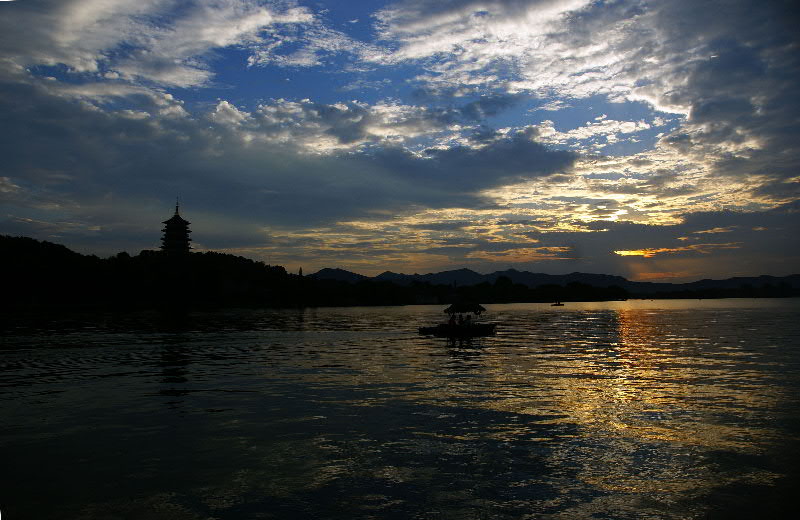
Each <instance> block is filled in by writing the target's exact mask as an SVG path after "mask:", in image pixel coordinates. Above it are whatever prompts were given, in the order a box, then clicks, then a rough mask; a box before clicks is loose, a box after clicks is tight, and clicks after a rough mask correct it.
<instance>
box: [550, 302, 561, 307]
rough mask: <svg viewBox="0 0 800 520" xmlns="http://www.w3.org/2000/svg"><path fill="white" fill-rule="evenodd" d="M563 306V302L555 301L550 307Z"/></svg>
mask: <svg viewBox="0 0 800 520" xmlns="http://www.w3.org/2000/svg"><path fill="white" fill-rule="evenodd" d="M563 306H564V304H563V303H561V302H555V303H551V304H550V307H563Z"/></svg>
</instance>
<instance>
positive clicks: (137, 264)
mask: <svg viewBox="0 0 800 520" xmlns="http://www.w3.org/2000/svg"><path fill="white" fill-rule="evenodd" d="M0 259H2V264H3V272H4V273H6V282H5V288H4V293H5V298H3V299H2V304H0V305H2V307H3V308H5V309H40V308H65V307H69V308H76V309H80V308H109V309H128V308H158V307H164V308H176V307H177V308H203V307H230V306H271V307H290V306H341V305H405V304H445V303H450V302H452V301H456V300H469V301H478V302H482V303H506V302H552V301H557V300H560V301H604V300H621V299H626V298H630V297H636V296H637V295H635V294H629V292H628V291H627V290H625V289H624V288H622V287H619V286H611V287H593V286H591V285H587V284H584V283H578V282H572V283H569V284H566V285H563V286H561V285H541V286H539V287H535V288H530V287H527V286H525V285H523V284H519V283H513V282H512V280H510V279H509V278H508V277H505V276H501V277H499V278H497V280H495V282H494V283H488V282H484V283H480V284H477V285H469V286H460V287H458V286H452V285H440V284H431V283H427V282H413V283H411V284H408V285H400V284H395V283H392V282H387V281H379V280H369V279H367V280H362V281H359V282H356V283H351V282H346V281H341V280H328V279H315V278H313V277H309V276H302V275H301V274H291V273H288V272H287V271H286V269H284V268H283V267H281V266H275V265H267V264H265V263H263V262H258V261H254V260H250V259H247V258H243V257H240V256H234V255H230V254H223V253H214V252H196V253H186V254H177V255H176V254H169V253H165V252H162V251H142V252H141V253H139V254H138V255H129V254H128V253H124V252H123V253H119V254H117V255H114V256H112V257H109V258H99V257H97V256H94V255H82V254H80V253H76V252H74V251H72V250H70V249H68V248H67V247H65V246H63V245H59V244H54V243H51V242H46V241H39V240H35V239H32V238H27V237H11V236H0ZM796 293H797V290H796V289H792V288H787V287H782V286H781V287H758V288H756V287H740V288H738V289H709V290H703V291H682V292H679V293H663V294H648V295H646V296H645V297H647V298H665V297H679V298H714V297H717V298H718V297H733V296H750V297H752V296H796V295H797V294H796Z"/></svg>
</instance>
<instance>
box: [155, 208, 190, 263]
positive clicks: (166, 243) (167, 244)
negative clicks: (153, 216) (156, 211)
mask: <svg viewBox="0 0 800 520" xmlns="http://www.w3.org/2000/svg"><path fill="white" fill-rule="evenodd" d="M179 210H180V200H179V199H178V198H177V197H176V198H175V214H174V215H173V216H172V218H170V219H169V220H165V221H164V222H163V224H164V229H162V230H161V231H163V233H164V235H163V236H162V238H161V250H162V251H164V252H165V253H188V252H189V251H190V250H191V246H190V245H189V242H191V241H192V239H191V238H189V233H191V231H190V230H189V224H191V222H189V221H188V220H185V219H184V218H182V217H181V216H180V213H179Z"/></svg>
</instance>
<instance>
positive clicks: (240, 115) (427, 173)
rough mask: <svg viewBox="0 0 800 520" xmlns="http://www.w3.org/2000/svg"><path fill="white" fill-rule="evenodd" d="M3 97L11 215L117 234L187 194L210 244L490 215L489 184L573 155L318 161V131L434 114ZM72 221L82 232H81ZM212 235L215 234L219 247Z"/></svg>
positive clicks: (348, 156) (35, 86)
mask: <svg viewBox="0 0 800 520" xmlns="http://www.w3.org/2000/svg"><path fill="white" fill-rule="evenodd" d="M0 94H2V95H0V113H2V114H3V115H4V120H3V124H4V128H14V130H15V131H14V133H13V134H8V135H6V138H5V139H4V140H3V141H2V143H0V154H2V155H3V157H5V158H6V161H5V165H4V166H5V169H4V177H3V184H2V186H4V190H3V191H4V193H8V194H9V195H8V196H9V197H11V198H13V203H12V206H13V207H12V208H11V209H10V210H9V214H10V215H11V217H10V218H12V219H14V218H35V217H34V216H33V215H37V214H41V213H42V212H47V211H56V212H57V213H58V214H59V215H60V217H58V218H55V219H52V218H50V219H43V218H40V219H38V220H43V221H44V220H47V221H48V222H51V223H54V225H57V223H58V222H64V221H70V222H81V223H83V224H81V225H83V226H84V228H85V229H90V228H92V227H97V226H100V229H101V230H102V232H111V230H112V229H115V230H116V232H117V233H121V230H123V229H125V226H121V224H122V223H123V222H124V221H125V220H126V218H132V219H133V220H134V221H136V222H145V221H148V220H149V221H151V224H152V223H153V222H155V223H156V224H155V225H156V226H157V225H158V224H157V222H160V221H159V220H158V219H159V218H160V216H157V215H153V214H152V213H151V212H152V211H154V210H155V209H156V208H157V207H159V203H160V201H168V200H171V199H172V197H174V196H175V195H180V196H181V197H182V199H184V200H186V201H187V211H188V212H189V214H190V215H191V214H192V213H194V216H192V218H191V219H190V220H192V222H195V223H196V224H197V225H198V226H199V227H202V228H205V229H206V233H207V234H206V237H207V238H206V241H205V245H207V246H209V247H213V246H214V245H215V244H218V243H224V244H226V245H228V246H231V247H232V246H233V245H236V244H237V242H236V239H237V238H236V237H239V238H240V239H241V240H242V242H240V243H238V245H243V244H244V243H253V240H254V239H255V237H257V236H259V233H260V234H261V236H262V237H263V236H264V235H265V232H260V231H258V229H259V228H261V227H263V226H265V225H270V226H276V227H283V228H302V227H304V226H313V225H318V224H321V223H330V222H336V221H340V220H346V219H353V218H361V219H369V218H374V217H376V216H379V215H384V214H387V213H390V214H391V213H394V214H398V213H403V212H407V211H410V210H412V209H413V208H443V207H469V208H481V207H487V206H491V205H492V201H491V200H490V199H489V198H488V197H486V196H485V195H483V193H482V192H483V190H485V189H487V188H490V187H495V186H499V185H502V184H504V183H506V182H511V181H517V180H520V179H528V178H545V177H547V176H548V175H551V174H554V173H557V172H561V171H564V170H567V169H569V168H570V167H571V165H572V163H573V161H574V160H575V157H576V156H575V154H573V153H570V152H559V151H552V150H549V149H547V148H545V147H544V146H543V145H541V144H539V143H537V142H535V141H534V140H532V138H534V137H535V136H534V135H532V134H530V133H519V134H513V135H510V136H496V137H495V138H493V139H492V140H488V141H484V142H481V143H479V144H476V145H474V146H465V145H459V146H454V147H449V148H437V149H430V150H427V151H426V152H419V153H415V152H412V151H409V150H407V149H405V148H401V147H399V146H382V147H369V146H367V147H365V148H363V149H361V148H353V147H345V148H342V149H341V150H339V151H337V150H330V149H328V150H325V153H308V152H309V148H308V146H307V145H308V143H312V142H318V140H319V138H320V137H321V136H322V137H328V138H330V139H331V140H333V141H334V142H336V143H340V144H342V145H346V144H349V143H353V142H356V141H359V140H363V139H367V138H370V139H373V138H375V136H378V139H380V138H381V136H380V135H379V134H380V129H381V128H388V127H390V126H392V125H393V124H394V123H396V124H397V125H399V126H401V127H402V126H403V125H404V124H408V125H412V123H409V122H408V121H409V120H414V121H417V122H416V123H414V124H422V123H419V121H425V120H426V119H425V117H423V116H424V111H423V115H420V114H419V113H417V112H418V111H415V110H412V109H410V108H408V109H406V108H404V107H392V106H390V105H380V106H375V107H370V106H368V105H365V104H359V103H342V104H335V105H323V104H315V103H311V102H287V101H279V102H275V103H274V104H273V105H269V106H266V105H265V106H261V107H260V108H259V109H258V110H256V111H254V112H252V113H250V112H246V111H244V110H242V109H239V108H237V107H235V106H234V105H233V104H232V103H230V102H228V101H220V102H218V103H217V105H216V106H215V107H213V109H212V110H210V111H209V112H208V113H207V115H206V116H205V117H199V118H195V117H191V116H182V117H175V116H174V115H173V114H171V113H164V111H163V109H164V107H165V106H166V107H169V106H171V105H169V104H168V101H169V99H167V100H165V101H163V102H162V101H158V100H156V101H158V102H156V101H153V99H151V98H148V97H143V99H142V103H141V104H140V107H139V108H140V109H139V110H138V111H132V110H130V109H117V110H114V109H111V108H108V107H106V108H103V107H98V106H96V105H93V104H91V103H87V102H84V101H80V100H75V99H74V98H71V97H63V96H62V95H60V94H59V93H58V92H54V91H52V90H51V89H49V88H47V87H45V86H42V85H41V84H39V83H37V82H33V83H18V82H12V83H0ZM148 103H150V105H148ZM159 103H161V104H159ZM164 103H167V104H164ZM409 113H414V114H416V115H413V117H412V116H409ZM432 119H433V120H435V119H436V117H433V118H432ZM393 121H394V123H393ZM426 124H427V123H426ZM287 129H288V130H287ZM295 139H297V140H298V141H300V142H301V143H303V145H301V146H298V145H297V144H296V143H293V141H294V140H295ZM136 201H139V202H138V203H139V204H140V205H141V208H140V209H138V210H137V209H132V210H130V212H122V211H121V212H120V214H118V215H117V216H115V217H113V218H112V217H111V215H110V213H109V212H110V207H109V208H107V209H106V210H104V211H100V208H103V207H105V206H106V205H113V207H117V208H122V207H124V206H126V205H130V206H135V205H136V204H137V202H136ZM165 207H166V206H165ZM198 214H199V215H200V217H199V218H198V216H197V215H198ZM100 215H103V217H101V216H100ZM9 222H10V221H9ZM15 222H17V221H15ZM225 222H228V223H230V228H227V229H224V228H226V226H225V225H223V224H224V223H225ZM20 226H24V223H20V222H17V224H14V227H15V229H19V228H20ZM142 226H143V227H142ZM62 227H63V228H64V232H65V233H73V234H77V232H76V231H75V229H76V228H75V227H74V226H73V227H72V228H69V227H64V226H62ZM145 228H147V229H151V228H152V225H145V224H141V225H140V227H139V228H137V229H129V230H127V231H125V232H128V233H131V236H142V235H144V234H145V231H144V229H145ZM31 229H33V228H31ZM37 229H42V228H41V227H40V228H37ZM212 229H217V230H218V231H215V233H216V235H215V236H216V238H213V239H212V237H211V236H209V234H208V233H209V231H210V230H212ZM151 231H152V229H151ZM102 232H101V234H102ZM226 232H227V233H228V236H227V238H225V234H226ZM156 233H157V230H156ZM118 236H119V235H118Z"/></svg>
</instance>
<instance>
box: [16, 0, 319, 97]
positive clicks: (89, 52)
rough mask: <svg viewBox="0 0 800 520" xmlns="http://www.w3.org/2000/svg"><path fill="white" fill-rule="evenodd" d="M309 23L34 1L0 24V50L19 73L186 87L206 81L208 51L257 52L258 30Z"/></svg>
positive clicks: (210, 6)
mask: <svg viewBox="0 0 800 520" xmlns="http://www.w3.org/2000/svg"><path fill="white" fill-rule="evenodd" d="M311 20H312V15H311V14H310V12H308V11H307V10H305V9H302V8H298V7H292V6H291V4H289V3H287V2H282V1H275V2H269V3H267V4H263V3H260V2H254V1H250V0H215V1H213V2H183V3H177V2H169V1H168V2H162V1H157V0H143V1H137V2H128V1H125V0H67V1H55V0H41V1H39V2H20V3H19V4H17V5H15V6H13V16H8V17H4V18H3V19H0V34H2V35H3V36H2V37H1V38H0V49H1V50H2V52H3V54H4V55H5V56H6V57H7V58H8V59H10V60H12V61H13V62H14V63H15V64H17V65H19V66H36V65H46V66H56V65H65V66H66V67H67V68H68V69H69V70H70V71H73V72H75V73H87V74H94V75H98V74H102V75H103V76H105V77H117V78H122V79H126V80H129V81H132V82H139V81H146V82H150V83H155V84H158V85H166V86H176V87H190V86H198V85H203V84H205V83H207V82H208V81H209V80H210V79H211V78H212V77H213V75H214V73H213V72H212V70H211V68H210V65H209V61H210V60H213V58H214V56H213V51H214V50H215V49H221V48H226V47H243V48H253V49H256V50H257V49H258V48H259V47H260V46H261V45H262V38H261V32H262V31H264V30H267V29H277V28H280V27H281V26H284V25H287V24H289V25H292V24H299V23H305V22H309V21H311Z"/></svg>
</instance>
